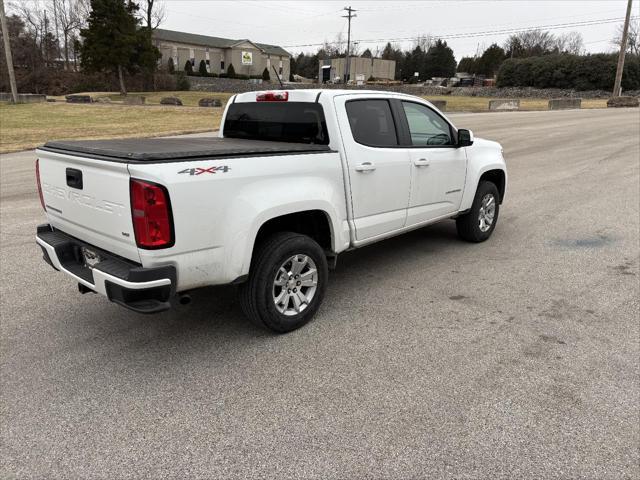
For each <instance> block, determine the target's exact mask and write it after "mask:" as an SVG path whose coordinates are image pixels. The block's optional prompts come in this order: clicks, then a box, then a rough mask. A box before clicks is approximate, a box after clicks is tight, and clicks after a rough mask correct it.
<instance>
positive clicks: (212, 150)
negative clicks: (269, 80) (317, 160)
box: [40, 137, 330, 163]
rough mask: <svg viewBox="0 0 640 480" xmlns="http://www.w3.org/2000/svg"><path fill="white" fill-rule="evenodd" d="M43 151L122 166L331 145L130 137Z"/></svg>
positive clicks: (288, 151)
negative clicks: (122, 164) (106, 161)
mask: <svg viewBox="0 0 640 480" xmlns="http://www.w3.org/2000/svg"><path fill="white" fill-rule="evenodd" d="M40 150H44V151H49V152H54V153H64V154H66V155H75V156H83V157H89V158H98V159H103V160H108V161H113V162H122V163H164V162H177V161H181V160H185V159H197V158H208V159H209V158H228V157H256V156H265V155H295V154H302V153H321V152H328V151H330V148H329V146H328V145H315V144H306V143H286V142H265V141H260V140H245V139H241V138H217V137H212V138H126V139H115V140H68V141H64V140H63V141H55V142H47V143H46V144H45V145H43V146H42V147H40Z"/></svg>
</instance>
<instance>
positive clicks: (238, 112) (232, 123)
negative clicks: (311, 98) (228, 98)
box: [224, 102, 329, 145]
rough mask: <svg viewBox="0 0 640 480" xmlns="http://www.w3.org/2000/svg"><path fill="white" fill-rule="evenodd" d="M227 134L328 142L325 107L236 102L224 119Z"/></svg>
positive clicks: (294, 103)
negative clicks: (323, 108)
mask: <svg viewBox="0 0 640 480" xmlns="http://www.w3.org/2000/svg"><path fill="white" fill-rule="evenodd" d="M224 136H225V137H228V138H247V139H251V140H268V141H272V142H293V143H315V144H320V145H328V144H329V135H328V133H327V124H326V121H325V118H324V111H323V110H322V106H321V105H320V104H318V103H310V102H250V103H233V104H231V105H230V106H229V110H228V112H227V117H226V119H225V122H224Z"/></svg>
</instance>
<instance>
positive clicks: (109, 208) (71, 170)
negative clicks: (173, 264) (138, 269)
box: [36, 150, 140, 262]
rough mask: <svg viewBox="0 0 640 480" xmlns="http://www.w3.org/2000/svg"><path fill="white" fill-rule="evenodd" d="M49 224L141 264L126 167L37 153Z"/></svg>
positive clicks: (123, 164)
mask: <svg viewBox="0 0 640 480" xmlns="http://www.w3.org/2000/svg"><path fill="white" fill-rule="evenodd" d="M36 153H37V155H38V162H39V169H40V183H41V185H42V195H43V199H44V203H45V206H46V210H47V216H48V219H49V223H50V224H51V225H52V226H53V227H55V228H58V229H60V230H62V231H63V232H65V233H67V234H69V235H71V236H73V237H76V238H78V239H80V240H83V241H85V242H87V243H89V244H92V245H95V246H96V247H99V248H102V249H104V250H107V251H109V252H112V253H115V254H116V255H120V256H121V257H124V258H128V259H130V260H133V261H136V262H138V261H140V257H139V255H138V248H137V245H136V239H135V234H134V232H133V223H132V220H131V206H130V200H129V198H130V193H129V170H128V168H127V164H126V163H123V162H117V161H105V160H97V159H90V158H85V157H80V156H78V157H76V156H73V155H68V154H62V153H54V152H48V151H42V150H38V151H37V152H36Z"/></svg>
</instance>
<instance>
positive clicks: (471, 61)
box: [456, 57, 477, 73]
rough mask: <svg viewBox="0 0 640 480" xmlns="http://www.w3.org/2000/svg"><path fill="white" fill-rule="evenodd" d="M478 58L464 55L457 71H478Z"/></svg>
mask: <svg viewBox="0 0 640 480" xmlns="http://www.w3.org/2000/svg"><path fill="white" fill-rule="evenodd" d="M476 63H477V60H476V59H475V58H473V57H462V58H461V59H460V63H459V64H458V70H456V71H457V72H465V73H476Z"/></svg>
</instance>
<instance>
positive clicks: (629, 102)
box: [607, 97, 640, 108]
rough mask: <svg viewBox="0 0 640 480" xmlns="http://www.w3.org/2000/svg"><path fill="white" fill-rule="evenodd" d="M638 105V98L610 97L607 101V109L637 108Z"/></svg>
mask: <svg viewBox="0 0 640 480" xmlns="http://www.w3.org/2000/svg"><path fill="white" fill-rule="evenodd" d="M639 105H640V100H639V99H638V97H611V98H610V99H609V100H607V107H609V108H622V107H637V106H639Z"/></svg>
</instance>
